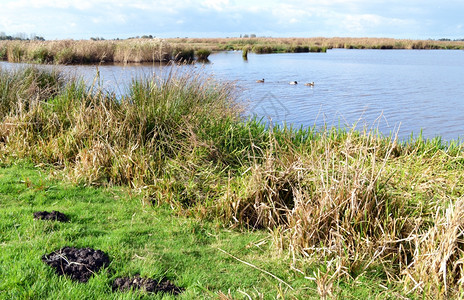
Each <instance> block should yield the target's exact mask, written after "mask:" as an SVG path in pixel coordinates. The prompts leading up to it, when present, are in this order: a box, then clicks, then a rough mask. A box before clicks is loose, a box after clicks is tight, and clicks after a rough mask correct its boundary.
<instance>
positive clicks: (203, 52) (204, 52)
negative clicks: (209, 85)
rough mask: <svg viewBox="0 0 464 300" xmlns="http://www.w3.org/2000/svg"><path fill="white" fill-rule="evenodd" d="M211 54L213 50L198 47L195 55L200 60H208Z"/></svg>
mask: <svg viewBox="0 0 464 300" xmlns="http://www.w3.org/2000/svg"><path fill="white" fill-rule="evenodd" d="M210 54H211V50H209V49H198V50H195V55H196V56H197V59H199V60H207V59H208V57H209V55H210Z"/></svg>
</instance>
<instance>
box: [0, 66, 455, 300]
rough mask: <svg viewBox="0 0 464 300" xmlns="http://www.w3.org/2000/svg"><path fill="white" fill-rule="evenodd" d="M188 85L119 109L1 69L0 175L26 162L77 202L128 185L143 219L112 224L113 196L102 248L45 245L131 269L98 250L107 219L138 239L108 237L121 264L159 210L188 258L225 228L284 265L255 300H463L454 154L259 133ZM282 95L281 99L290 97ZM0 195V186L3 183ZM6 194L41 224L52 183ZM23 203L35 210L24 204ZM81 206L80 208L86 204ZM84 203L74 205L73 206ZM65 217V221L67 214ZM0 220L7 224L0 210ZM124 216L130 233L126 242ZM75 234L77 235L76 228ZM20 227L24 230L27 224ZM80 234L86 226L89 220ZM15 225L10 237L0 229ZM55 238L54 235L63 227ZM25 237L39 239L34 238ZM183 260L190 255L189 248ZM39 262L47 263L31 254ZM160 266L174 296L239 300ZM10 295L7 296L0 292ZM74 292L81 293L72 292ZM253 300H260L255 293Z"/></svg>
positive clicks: (221, 86) (383, 142)
mask: <svg viewBox="0 0 464 300" xmlns="http://www.w3.org/2000/svg"><path fill="white" fill-rule="evenodd" d="M189 72H190V73H183V72H180V73H179V74H172V76H168V77H163V76H156V74H155V76H150V77H147V78H138V79H135V80H134V81H133V82H132V84H131V85H130V88H129V89H128V90H127V92H125V93H121V94H120V95H117V94H115V93H112V92H107V91H105V89H99V88H98V86H93V87H89V86H88V85H85V84H84V83H83V82H82V81H79V80H76V79H69V78H65V77H64V76H63V74H62V73H60V72H58V71H56V70H48V71H47V70H45V69H42V68H38V67H25V68H19V69H17V70H4V69H2V71H1V73H0V95H1V110H0V116H1V120H2V122H1V124H0V155H1V160H2V163H3V165H4V166H9V165H14V164H15V163H17V162H18V161H27V162H29V163H33V164H34V165H40V166H41V167H42V168H45V170H46V172H50V173H54V174H55V176H59V177H61V178H65V180H66V181H67V182H71V183H73V184H75V185H77V188H79V186H83V185H86V186H107V187H109V186H114V187H118V186H122V187H124V186H126V187H130V188H131V191H132V192H131V193H138V194H139V197H140V198H139V200H138V201H139V202H137V203H136V204H137V207H139V208H137V209H140V210H137V211H136V212H137V213H136V214H135V212H134V214H130V215H126V214H123V213H122V212H121V213H120V215H119V218H118V217H117V216H116V215H112V214H111V213H110V211H109V210H106V209H105V206H108V207H112V205H121V204H124V202H121V201H120V199H119V200H117V199H111V197H110V198H108V199H106V198H105V200H99V201H100V202H99V203H100V204H99V205H98V206H99V207H100V209H102V210H103V211H100V212H99V213H98V215H102V214H103V215H105V216H106V214H108V220H110V221H109V222H104V223H103V224H104V226H107V228H110V229H111V230H110V229H109V230H107V231H105V233H101V232H100V233H99V231H98V229H97V228H96V227H94V225H89V228H91V229H89V230H93V233H86V232H85V231H84V232H83V233H82V235H83V236H84V237H85V239H80V238H79V237H78V236H77V235H74V234H71V233H69V232H65V231H63V236H61V235H60V238H59V242H54V243H55V244H59V243H62V242H63V241H64V240H66V237H72V238H73V239H75V240H76V241H78V242H79V243H80V245H76V246H82V247H87V246H93V245H88V244H93V243H95V244H97V246H98V247H99V248H104V249H111V248H112V247H113V250H114V251H115V253H116V254H115V256H117V257H119V258H121V259H124V258H125V259H127V260H129V261H130V264H132V263H134V262H132V261H133V260H135V261H137V260H143V259H138V258H137V256H139V257H141V256H140V255H138V254H137V253H135V254H137V256H135V254H134V253H132V252H130V254H131V256H130V257H132V259H129V258H128V257H127V254H125V252H124V251H125V250H123V249H119V248H121V247H118V246H115V245H116V244H114V243H111V242H105V241H107V240H105V238H104V237H105V236H106V235H105V234H108V235H110V234H111V235H112V236H113V234H115V235H116V233H117V230H116V229H117V228H115V227H113V225H112V224H111V220H113V222H115V224H117V225H118V227H120V228H122V229H121V230H124V229H127V230H129V229H130V230H134V234H135V236H134V239H133V240H130V239H129V240H125V239H123V238H122V236H120V235H116V236H115V238H117V239H119V240H120V241H125V242H124V245H125V246H126V247H127V248H129V249H130V248H131V247H136V248H137V249H139V250H140V251H142V250H141V249H144V247H145V245H146V244H145V243H148V241H147V240H143V239H142V237H146V239H149V238H148V237H147V236H148V233H149V232H150V229H148V228H150V227H151V223H150V222H154V223H156V220H155V219H152V218H151V217H150V215H151V214H150V211H146V209H147V207H151V205H153V206H155V207H164V208H166V207H168V208H169V210H173V211H174V212H175V213H176V214H178V216H172V220H174V221H171V222H177V221H176V220H177V219H176V218H183V217H184V216H188V217H189V218H188V219H189V220H191V222H198V223H196V225H195V226H192V227H188V228H189V230H191V232H190V233H193V234H194V236H195V241H196V242H198V245H199V246H198V247H200V246H201V245H207V244H209V243H213V242H212V241H211V240H210V239H211V238H212V237H211V235H215V234H216V235H222V234H223V233H222V232H219V233H218V232H217V231H214V229H211V228H207V227H208V226H211V227H213V228H214V226H217V228H233V230H235V231H234V232H241V233H240V234H239V235H242V234H243V235H248V234H250V233H248V230H254V232H255V233H256V234H258V235H259V236H260V238H262V237H263V236H264V238H263V239H264V241H266V243H267V245H269V248H266V249H267V250H259V251H264V252H261V253H264V256H265V257H266V256H267V257H271V256H272V257H274V256H276V257H278V258H279V259H281V260H282V261H283V262H286V263H287V265H286V267H287V268H286V270H285V271H284V270H282V269H281V268H276V269H274V270H275V271H273V272H272V273H275V274H276V275H275V276H276V277H278V278H284V279H285V280H283V281H284V282H285V283H286V284H288V286H287V285H286V284H283V283H282V282H279V281H277V282H278V283H276V281H272V280H274V279H275V278H274V279H262V282H264V283H259V288H262V286H261V284H262V285H265V282H270V283H269V285H268V286H266V287H264V288H263V290H265V291H266V293H267V294H266V297H276V295H290V296H291V295H294V296H295V297H298V298H305V297H308V296H314V297H315V296H321V297H326V296H330V295H343V294H345V295H346V294H347V293H348V295H355V294H356V293H358V295H364V296H366V295H371V294H372V293H375V294H378V295H382V294H383V295H386V296H389V297H397V296H398V295H404V296H407V297H421V296H423V295H425V296H428V297H452V296H461V295H460V293H461V292H462V289H461V282H462V280H463V279H462V272H461V260H462V255H463V253H462V251H461V249H462V232H463V230H462V229H463V226H464V224H463V223H462V220H463V219H464V218H463V217H464V215H463V214H464V210H463V208H464V206H463V200H462V195H463V192H464V186H463V184H462V182H463V180H462V179H463V178H462V177H463V175H462V170H463V168H464V155H463V151H462V150H463V149H462V145H461V144H460V143H459V142H458V141H453V140H450V141H443V140H442V139H440V138H434V139H424V138H422V137H420V136H419V137H417V138H411V139H409V140H404V139H403V140H399V139H396V138H395V136H389V135H383V134H382V133H379V132H376V131H369V130H358V129H344V128H337V127H325V128H324V127H303V128H300V129H295V128H292V127H291V126H285V125H277V124H274V126H267V125H266V124H264V123H263V122H261V121H259V119H253V118H251V119H250V118H245V117H244V116H243V114H242V110H241V106H240V105H237V101H236V99H237V92H236V90H235V89H234V87H233V85H232V84H229V83H227V82H224V81H219V82H218V81H215V79H213V78H211V76H209V75H205V74H203V73H201V72H195V71H194V70H190V71H189ZM261 77H262V76H261ZM257 78H260V77H257ZM254 79H255V78H253V81H254ZM266 81H267V80H266ZM254 84H255V85H256V84H257V83H255V82H254ZM265 84H267V82H266V83H265ZM265 84H264V85H265ZM261 86H263V85H261ZM285 88H289V87H288V83H287V85H286V86H285ZM292 88H293V87H292ZM297 88H300V87H297ZM301 88H304V86H302V87H301ZM316 88H317V81H316V86H315V89H316ZM306 91H308V89H307V90H306ZM16 172H18V171H17V170H16ZM3 176H5V175H3ZM28 176H32V175H28ZM34 176H35V175H34ZM23 177H24V176H23ZM0 178H1V177H0ZM10 181H11V180H10ZM10 181H6V182H5V185H7V184H13V183H14V182H16V181H12V182H10ZM18 182H19V183H18V184H19V185H20V186H21V191H23V190H24V189H25V190H27V189H29V188H32V190H31V191H30V192H29V193H30V194H29V196H28V197H29V198H28V197H26V196H23V197H25V198H21V203H22V204H24V203H26V202H27V201H30V203H34V205H36V206H41V209H44V210H46V209H49V210H51V209H53V208H54V207H50V206H54V205H55V206H57V205H58V204H54V205H53V203H54V202H51V200H47V193H48V191H49V190H50V191H51V192H53V188H52V187H51V186H52V185H51V184H45V185H43V184H42V185H41V183H40V180H38V179H34V182H33V183H28V180H27V176H26V180H20V181H18ZM43 186H45V187H43ZM73 189H74V188H71V190H73ZM24 192H25V193H27V191H24ZM3 193H4V194H5V195H6V194H8V193H10V192H9V191H8V190H5V191H3ZM21 193H23V192H21ZM34 193H37V194H40V195H42V196H41V198H37V199H35V196H34ZM88 193H93V192H92V189H91V191H88ZM8 195H10V194H8ZM63 195H64V196H62V197H61V198H59V199H61V200H60V201H65V202H66V200H64V199H63V198H65V197H66V196H65V195H66V192H63ZM8 197H12V199H13V198H14V196H8ZM113 200H114V203H113V202H112V201H113ZM8 203H9V204H8V207H9V208H10V209H11V207H12V206H11V205H12V204H11V202H8ZM58 203H59V201H58ZM66 203H68V202H66ZM85 203H88V202H87V201H85V200H84V201H81V200H79V201H77V200H76V205H79V206H82V205H84V204H85ZM128 203H129V202H128ZM128 203H127V205H129V204H128ZM130 205H131V207H132V205H134V203H133V202H131V204H130ZM66 207H72V203H68V204H67V205H66ZM17 209H20V208H17ZM131 209H136V208H131ZM153 209H155V208H153ZM122 210H124V209H122ZM2 213H3V214H8V212H7V210H4V211H3V212H2ZM131 216H132V220H134V218H135V222H136V223H137V224H138V225H139V226H140V228H143V230H142V231H140V232H139V231H137V230H138V229H137V228H133V227H132V223H133V221H132V220H131ZM15 217H17V216H15ZM109 217H111V218H109ZM137 218H141V219H137ZM145 218H147V219H146V222H143V221H144V220H145ZM2 219H4V218H2ZM72 219H73V216H71V220H72ZM74 219H75V220H79V218H78V217H77V216H74ZM118 219H119V220H118ZM21 220H23V222H25V224H28V223H27V221H25V219H24V218H23V219H21ZM163 220H167V219H165V218H163ZM81 222H84V219H82V220H81ZM86 222H89V223H90V224H94V223H93V222H96V223H98V221H97V220H91V219H89V221H86ZM166 222H168V223H169V221H166ZM189 222H190V221H189ZM202 224H203V225H202ZM13 225H14V224H9V223H8V224H5V226H3V227H2V228H14V226H13ZM56 226H57V227H56V229H57V230H58V229H60V228H62V227H61V226H71V225H68V224H59V225H56ZM76 226H78V225H76ZM158 226H161V225H158ZM203 226H204V227H205V228H207V229H205V228H203ZM52 227H53V228H54V227H55V226H52ZM84 227H85V226H84ZM84 227H83V228H84ZM53 228H48V229H47V228H45V229H47V230H53ZM83 228H81V230H83ZM2 230H3V229H2ZM20 230H22V229H20ZM63 230H65V229H64V228H63ZM140 230H141V229H140ZM216 230H220V229H216ZM27 232H29V231H28V230H26V231H25V232H23V234H27ZM34 232H35V233H36V234H38V235H39V236H40V232H37V231H34ZM60 234H61V233H60ZM120 234H121V232H120ZM93 236H96V237H93ZM99 236H101V237H102V238H98V237H99ZM124 236H127V233H124ZM139 236H140V238H141V239H142V240H139V238H138V237H139ZM178 237H179V236H178ZM167 240H168V241H169V240H170V239H169V238H168V239H167ZM206 240H208V241H209V242H206ZM2 242H3V243H6V244H5V245H3V244H2V247H6V246H7V247H9V249H10V250H11V251H13V252H14V251H16V249H19V248H21V246H20V243H19V242H20V240H18V239H17V237H15V236H13V235H8V238H4V240H3V241H2ZM172 242H174V241H172ZM202 243H205V244H202ZM218 243H219V241H218ZM237 243H239V242H238V241H237ZM259 243H260V242H259V241H255V242H254V243H252V244H250V247H251V248H252V249H255V248H259V247H257V246H255V245H257V244H259ZM55 244H54V245H53V246H55V247H56V246H57V245H55ZM84 244H87V245H84ZM194 244H195V243H194ZM51 246H52V245H49V246H48V247H47V249H50V248H51ZM61 246H62V245H61ZM231 246H232V247H233V243H232V245H231ZM35 247H36V248H34V249H36V250H37V246H35ZM150 247H154V246H153V245H152V244H150ZM219 247H224V244H221V245H220V246H219ZM221 249H222V248H221ZM240 249H241V250H242V251H245V250H244V249H248V248H245V247H243V248H240ZM269 249H272V251H275V252H271V250H269ZM51 250H54V249H51ZM21 251H24V249H23V250H21ZM40 251H42V252H40ZM47 251H48V250H47ZM128 251H130V250H128ZM158 251H161V252H162V251H165V250H161V249H158ZM183 251H184V252H185V253H188V249H183ZM201 251H205V249H204V248H201ZM201 251H200V252H201ZM206 251H209V250H206ZM247 251H252V250H247ZM257 251H258V250H257ZM266 251H269V252H266ZM37 252H40V253H41V255H43V254H45V253H47V252H46V251H45V250H41V249H39V251H37ZM49 252H50V251H49ZM142 252H144V253H145V254H147V255H148V256H149V257H150V261H151V260H156V259H157V258H156V255H154V256H153V254H151V256H150V254H149V253H147V251H146V250H143V251H142ZM276 252H277V253H278V254H277V255H276V254H275V253H276ZM162 253H165V252H162ZM240 253H241V252H239V251H237V252H236V253H234V254H235V255H232V257H229V259H230V260H233V261H237V260H236V259H234V258H233V257H236V258H238V255H239V254H240ZM271 253H272V254H271ZM165 255H167V256H169V255H170V254H169V252H168V253H165ZM196 255H197V256H201V255H200V254H198V253H197V254H196ZM38 257H40V256H38ZM142 257H143V256H142ZM188 257H190V256H188ZM192 257H195V255H193V254H192ZM251 257H252V256H250V257H249V258H251ZM222 259H223V258H222ZM159 260H160V261H161V262H162V263H163V264H164V265H163V267H164V269H163V268H160V269H158V271H157V272H159V273H158V274H157V275H160V274H163V272H167V274H168V275H169V276H168V277H169V278H170V280H177V282H176V283H178V282H179V281H181V283H182V287H183V288H185V293H187V294H186V295H195V296H197V297H199V296H200V295H210V296H211V295H212V296H213V297H214V296H217V295H219V296H222V295H224V296H227V290H228V287H227V285H228V284H229V285H230V286H233V290H232V291H229V295H230V297H234V296H235V297H238V296H243V294H241V293H240V291H243V290H242V287H240V286H237V285H233V284H232V283H231V282H233V280H231V281H230V282H229V283H228V281H227V280H225V281H221V283H220V285H219V284H218V285H213V284H211V283H209V284H210V285H212V287H209V286H208V283H205V282H204V281H201V287H202V288H203V289H200V290H198V289H196V287H198V285H195V280H194V279H192V278H190V279H189V278H187V277H182V274H184V275H183V276H187V275H186V274H185V273H183V272H182V268H179V267H177V266H175V267H171V268H173V269H174V270H175V272H170V271H169V268H170V267H169V265H167V263H166V261H168V260H164V259H162V258H159ZM264 260H265V258H263V257H260V258H259V259H258V260H257V262H255V263H251V265H253V266H255V267H257V264H258V262H262V261H264ZM5 261H6V260H5ZM175 261H177V262H179V261H180V260H177V259H175ZM18 263H19V264H21V261H19V262H18ZM36 263H37V264H39V265H40V266H41V262H40V261H38V260H29V261H28V264H30V265H31V266H32V267H31V270H35V272H38V271H37V270H38V268H40V267H37V266H36V265H35V264H36ZM203 263H205V261H203ZM116 264H117V263H116ZM179 264H180V262H179ZM239 265H241V266H242V267H243V266H245V265H244V264H241V263H240V264H239ZM185 267H186V269H187V270H190V269H189V268H192V266H189V265H185ZM222 267H223V268H225V269H227V266H224V265H222ZM196 268H197V269H201V268H202V267H201V266H196ZM247 268H249V265H247ZM251 268H252V269H254V270H259V269H261V270H263V268H259V269H256V268H253V267H251ZM270 268H274V267H272V266H270ZM137 269H141V270H142V271H144V272H148V271H147V270H146V269H143V268H142V267H132V269H130V272H129V273H131V274H127V272H128V270H124V271H125V272H123V271H122V270H121V269H116V270H117V272H118V274H115V275H114V276H113V275H99V276H97V279H96V280H95V281H91V283H92V282H93V284H94V285H93V286H94V287H95V289H96V290H99V291H103V290H105V288H107V287H108V286H109V282H111V281H110V278H108V277H105V276H110V277H111V276H112V277H115V276H116V275H118V276H121V275H123V276H128V275H131V276H136V271H137ZM166 270H168V271H166ZM171 270H172V269H171ZM242 270H243V269H242ZM189 272H191V271H189ZM222 272H223V273H227V272H224V270H223V271H222ZM38 273H39V274H41V275H40V276H41V280H42V281H43V279H44V278H48V277H50V278H53V277H52V276H54V275H53V274H52V273H51V272H48V273H47V272H43V271H40V272H38ZM123 273H124V274H123ZM242 273H243V272H242ZM258 273H259V274H260V276H264V275H262V274H264V273H263V272H258ZM214 274H216V275H215V276H220V274H221V273H214ZM142 275H147V274H142ZM148 275H153V274H148ZM273 275H274V274H273ZM176 276H179V277H177V278H176ZM201 276H206V275H205V274H201ZM224 276H226V275H224ZM32 277H34V276H32ZM162 277H163V276H158V278H162ZM261 278H263V277H261ZM266 278H267V277H266ZM272 278H273V277H272ZM210 279H211V278H210ZM211 280H212V279H211ZM235 280H239V279H235ZM266 280H271V281H266ZM23 282H24V284H25V285H26V286H29V288H28V290H29V291H30V292H31V293H34V295H39V296H40V292H39V290H40V289H34V287H33V283H32V282H31V279H27V278H26V279H24V281H23ZM253 284H256V285H258V283H256V281H255V282H254V283H252V284H244V286H245V288H246V290H244V291H243V292H244V293H246V294H252V293H253V292H254V291H253V289H252V286H253ZM12 286H15V281H11V283H10V286H9V287H10V288H11V287H12ZM269 286H270V287H269ZM289 286H290V288H289ZM6 287H8V286H6ZM6 287H4V286H2V290H1V291H2V292H5V291H6ZM272 287H274V289H273V288H272ZM26 290H27V289H26ZM77 290H78V291H79V293H82V291H81V288H80V287H78V286H77ZM18 293H19V292H18ZM42 293H45V292H42ZM104 293H110V291H105V292H104ZM42 295H43V294H42ZM254 295H255V296H257V297H258V296H259V292H258V294H254ZM181 297H182V296H181ZM185 297H187V296H185Z"/></svg>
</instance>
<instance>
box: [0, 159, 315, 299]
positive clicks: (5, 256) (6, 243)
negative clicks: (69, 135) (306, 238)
mask: <svg viewBox="0 0 464 300" xmlns="http://www.w3.org/2000/svg"><path fill="white" fill-rule="evenodd" d="M0 197H1V202H0V248H1V251H0V277H1V279H2V280H1V281H0V298H2V299H26V298H33V299H110V298H111V299H114V298H118V299H139V298H140V299H142V298H143V299H160V298H162V295H148V294H146V293H142V292H134V293H122V292H115V293H113V292H112V291H111V285H112V281H113V280H114V279H115V278H117V277H122V276H132V275H135V274H141V275H142V276H146V277H151V278H154V279H161V278H163V277H167V278H168V279H170V280H171V281H173V282H174V283H176V284H177V285H179V286H181V287H183V288H185V292H184V293H183V294H182V295H181V296H179V297H178V299H202V298H210V297H211V298H216V297H218V295H219V294H218V293H219V292H221V291H222V292H223V293H224V294H226V295H227V294H228V291H229V290H230V293H231V295H232V296H233V297H234V298H242V297H243V294H241V293H240V292H239V290H241V291H243V292H246V293H248V294H250V295H255V296H256V295H258V293H262V294H263V295H264V296H265V298H267V299H272V298H274V297H275V296H277V294H278V292H279V289H280V288H281V289H282V290H283V291H285V292H286V293H287V294H288V295H289V296H290V295H293V296H301V297H302V296H303V295H314V290H313V289H312V288H311V286H312V284H311V282H310V281H308V280H306V279H304V278H303V276H302V275H299V274H295V272H293V271H291V270H290V269H289V268H288V261H287V260H286V259H282V258H281V257H279V256H278V255H276V254H275V253H274V252H273V250H272V246H271V241H270V240H269V236H268V235H267V234H265V233H262V232H242V233H239V232H234V231H230V230H224V229H220V228H218V227H217V226H216V224H214V223H209V222H201V221H198V220H195V219H192V218H186V217H182V216H176V215H174V214H173V212H172V210H170V209H169V208H167V207H153V206H151V205H148V204H146V203H143V199H142V197H139V196H136V195H134V194H131V192H130V191H129V190H127V189H122V188H108V189H104V188H90V187H81V186H73V185H69V184H65V183H62V182H59V181H56V180H54V179H50V178H49V176H48V172H43V171H40V170H38V169H35V168H33V167H30V166H29V167H28V166H21V165H20V166H11V167H2V168H1V169H0ZM39 210H48V211H51V210H59V211H61V212H64V213H66V214H67V215H68V216H69V217H70V220H69V222H67V223H59V222H52V221H39V220H33V216H32V214H33V212H35V211H39ZM64 246H75V247H92V248H94V249H100V250H102V251H104V252H106V253H107V254H108V255H109V256H110V259H111V264H110V266H109V267H108V268H107V269H106V270H102V271H99V272H98V274H96V275H95V276H93V278H91V279H90V280H89V282H88V283H86V284H83V283H79V282H73V281H71V280H70V279H68V278H63V277H60V276H58V275H56V274H55V273H54V272H53V271H52V269H51V268H50V267H48V266H47V265H46V264H44V263H43V262H41V259H40V258H41V256H42V255H43V254H46V253H50V252H52V251H54V250H57V249H59V248H61V247H64ZM219 249H223V250H224V251H227V252H228V253H230V254H233V255H235V256H237V257H239V258H241V259H243V260H245V261H247V262H249V263H252V264H255V265H257V266H260V267H261V268H263V269H265V270H267V271H269V272H272V273H273V274H275V275H276V276H279V277H280V278H282V279H283V280H285V281H287V282H288V283H289V284H291V285H292V286H293V287H294V288H295V289H296V291H295V292H290V291H288V290H287V288H286V287H285V286H282V287H279V285H280V284H279V282H278V281H277V280H275V279H274V278H272V277H271V276H269V275H267V274H265V273H263V272H261V271H257V270H256V269H254V268H252V267H249V266H247V265H245V264H243V263H240V262H239V261H237V260H235V259H233V258H231V257H229V256H228V255H226V254H224V253H223V252H221V251H220V250H219ZM307 287H310V288H311V289H310V290H304V288H307ZM165 298H166V299H171V298H174V297H172V296H169V295H165Z"/></svg>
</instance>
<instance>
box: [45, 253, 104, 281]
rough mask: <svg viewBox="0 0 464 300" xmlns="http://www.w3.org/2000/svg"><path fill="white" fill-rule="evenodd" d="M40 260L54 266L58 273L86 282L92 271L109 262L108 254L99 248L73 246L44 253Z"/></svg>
mask: <svg viewBox="0 0 464 300" xmlns="http://www.w3.org/2000/svg"><path fill="white" fill-rule="evenodd" d="M42 261H43V262H45V263H46V264H48V265H50V266H51V267H52V268H54V269H55V271H56V273H58V274H59V275H68V276H70V277H71V279H73V280H78V281H80V282H87V281H88V280H89V278H90V277H91V276H92V274H93V273H95V272H97V271H98V270H99V269H100V268H102V267H105V266H108V265H109V263H110V259H109V258H108V255H106V254H105V253H104V252H103V251H101V250H94V249H91V248H81V249H78V248H74V247H64V248H62V249H60V250H57V251H55V252H52V253H50V254H45V255H44V256H42Z"/></svg>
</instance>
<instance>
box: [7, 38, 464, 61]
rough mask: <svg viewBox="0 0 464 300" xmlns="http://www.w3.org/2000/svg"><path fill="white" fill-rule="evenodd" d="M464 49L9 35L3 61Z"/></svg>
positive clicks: (411, 43) (442, 44) (440, 44)
mask: <svg viewBox="0 0 464 300" xmlns="http://www.w3.org/2000/svg"><path fill="white" fill-rule="evenodd" d="M332 48H345V49H464V41H446V40H400V39H387V38H209V39H208V38H176V39H158V38H144V39H127V40H97V39H91V40H57V41H42V40H5V41H0V60H6V61H9V62H33V63H53V64H89V63H113V62H114V63H146V62H168V61H192V60H194V59H195V58H197V59H200V60H205V59H207V58H208V56H209V54H210V53H211V52H213V51H224V50H237V51H244V55H246V54H245V53H247V52H253V53H257V54H264V53H301V52H326V51H327V49H332Z"/></svg>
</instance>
